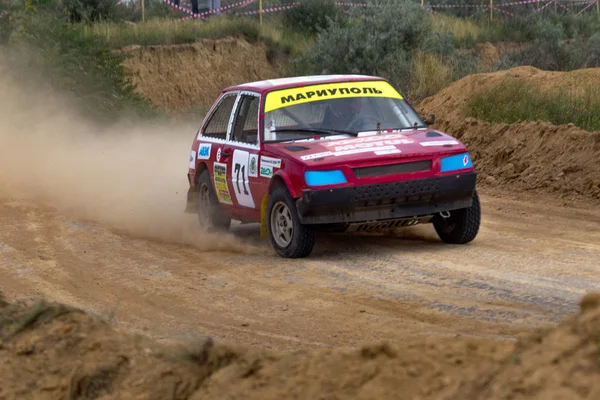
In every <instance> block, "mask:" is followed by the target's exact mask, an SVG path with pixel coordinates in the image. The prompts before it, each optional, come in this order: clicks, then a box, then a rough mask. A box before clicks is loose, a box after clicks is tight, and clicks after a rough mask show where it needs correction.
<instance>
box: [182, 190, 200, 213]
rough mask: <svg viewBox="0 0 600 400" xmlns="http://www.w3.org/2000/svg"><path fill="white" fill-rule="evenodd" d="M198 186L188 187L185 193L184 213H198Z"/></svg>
mask: <svg viewBox="0 0 600 400" xmlns="http://www.w3.org/2000/svg"><path fill="white" fill-rule="evenodd" d="M197 190H198V186H196V185H193V186H190V188H189V189H188V192H187V203H186V205H185V210H184V212H185V213H196V212H198V194H197V193H198V192H197Z"/></svg>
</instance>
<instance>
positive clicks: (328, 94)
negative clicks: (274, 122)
mask: <svg viewBox="0 0 600 400" xmlns="http://www.w3.org/2000/svg"><path fill="white" fill-rule="evenodd" d="M348 97H388V98H394V99H402V96H401V95H400V93H398V91H397V90H396V89H394V87H393V86H392V85H390V84H389V83H388V82H386V81H363V82H334V83H324V84H318V85H309V86H302V87H298V88H290V89H281V90H275V91H272V92H269V93H267V96H266V99H265V112H269V111H273V110H277V109H279V108H282V107H288V106H293V105H295V104H302V103H310V102H313V101H319V100H328V99H342V98H348Z"/></svg>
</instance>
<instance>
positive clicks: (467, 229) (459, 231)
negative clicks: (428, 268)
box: [433, 191, 481, 244]
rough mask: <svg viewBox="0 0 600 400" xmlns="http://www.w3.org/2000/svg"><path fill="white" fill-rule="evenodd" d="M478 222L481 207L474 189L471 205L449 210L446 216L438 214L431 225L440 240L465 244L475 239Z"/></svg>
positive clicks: (479, 220)
mask: <svg viewBox="0 0 600 400" xmlns="http://www.w3.org/2000/svg"><path fill="white" fill-rule="evenodd" d="M480 222H481V207H480V205H479V196H478V195H477V192H476V191H475V193H474V195H473V203H472V204H471V207H468V208H461V209H459V210H454V211H451V212H450V216H449V217H448V218H444V217H442V216H440V215H438V216H436V217H435V220H434V221H433V226H434V228H435V231H436V232H437V234H438V236H439V237H440V239H442V241H444V242H446V243H450V244H465V243H469V242H471V241H472V240H473V239H475V237H476V236H477V233H478V232H479V225H480Z"/></svg>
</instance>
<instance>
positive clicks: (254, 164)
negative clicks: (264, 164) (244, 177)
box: [248, 154, 258, 178]
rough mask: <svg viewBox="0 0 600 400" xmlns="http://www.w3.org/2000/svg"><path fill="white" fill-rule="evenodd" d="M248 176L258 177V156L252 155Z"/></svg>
mask: <svg viewBox="0 0 600 400" xmlns="http://www.w3.org/2000/svg"><path fill="white" fill-rule="evenodd" d="M248 176H252V177H254V178H256V177H257V176H258V155H257V154H250V159H249V161H248Z"/></svg>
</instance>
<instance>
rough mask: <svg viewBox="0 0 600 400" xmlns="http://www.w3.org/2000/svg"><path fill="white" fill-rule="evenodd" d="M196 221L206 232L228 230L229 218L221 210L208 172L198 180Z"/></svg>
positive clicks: (202, 174)
mask: <svg viewBox="0 0 600 400" xmlns="http://www.w3.org/2000/svg"><path fill="white" fill-rule="evenodd" d="M198 220H199V221H200V225H202V226H203V227H205V228H206V229H208V230H213V229H215V230H228V229H229V227H230V225H231V217H230V216H229V215H227V214H225V213H224V212H223V210H221V206H220V204H219V199H218V198H217V194H216V193H215V189H214V187H213V185H212V182H211V180H210V174H209V173H208V170H206V169H205V170H204V171H202V173H201V174H200V177H199V178H198Z"/></svg>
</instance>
